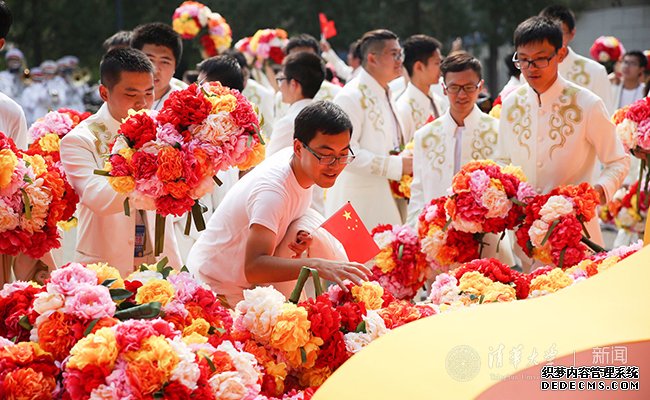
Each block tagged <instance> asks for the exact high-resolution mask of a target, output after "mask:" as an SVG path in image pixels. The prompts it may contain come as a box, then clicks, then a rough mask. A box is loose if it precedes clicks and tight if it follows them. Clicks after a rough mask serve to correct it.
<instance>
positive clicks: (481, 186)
mask: <svg viewBox="0 0 650 400" xmlns="http://www.w3.org/2000/svg"><path fill="white" fill-rule="evenodd" d="M489 185H490V177H489V176H488V175H487V174H486V173H485V171H483V170H482V169H477V170H476V171H472V172H471V173H470V174H469V189H470V190H471V192H472V193H473V194H474V195H476V196H481V194H482V193H483V192H484V191H485V189H487V187H488V186H489ZM479 198H480V197H479ZM477 200H478V199H477Z"/></svg>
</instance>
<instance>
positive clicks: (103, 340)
mask: <svg viewBox="0 0 650 400" xmlns="http://www.w3.org/2000/svg"><path fill="white" fill-rule="evenodd" d="M115 360H117V339H116V338H115V332H113V330H112V329H111V328H101V329H99V330H98V331H97V332H95V333H91V334H90V335H88V336H86V337H84V338H83V339H81V340H79V342H78V343H77V344H76V345H75V346H74V347H73V348H72V350H70V358H69V359H68V363H67V364H66V365H67V367H68V368H76V369H84V368H85V367H86V366H88V365H96V366H100V367H107V368H109V369H112V368H113V366H114V365H115Z"/></svg>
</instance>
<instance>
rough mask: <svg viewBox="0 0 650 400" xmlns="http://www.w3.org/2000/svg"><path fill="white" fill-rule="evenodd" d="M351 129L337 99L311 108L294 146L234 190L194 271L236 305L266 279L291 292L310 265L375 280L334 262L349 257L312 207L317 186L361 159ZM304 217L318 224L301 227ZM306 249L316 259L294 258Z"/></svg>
mask: <svg viewBox="0 0 650 400" xmlns="http://www.w3.org/2000/svg"><path fill="white" fill-rule="evenodd" d="M351 131H352V124H351V123H350V120H349V118H348V117H347V115H346V114H345V112H343V110H342V109H341V108H339V107H338V106H336V105H334V104H333V103H329V102H317V103H314V104H311V105H309V106H307V107H305V108H304V109H303V110H302V111H301V112H300V113H299V114H298V116H297V117H296V120H295V133H294V140H293V148H287V149H284V150H282V151H280V152H279V153H277V154H276V155H275V156H274V157H271V158H269V159H266V160H264V161H263V162H262V163H261V164H260V165H258V166H257V167H255V169H253V171H251V172H250V173H248V174H247V175H246V176H244V177H243V178H242V179H241V180H240V181H239V182H237V184H235V186H234V187H233V188H232V189H231V190H230V192H228V194H227V195H226V197H225V199H224V200H223V202H222V203H221V204H220V205H219V207H218V208H217V210H216V211H215V213H214V214H213V216H212V218H210V221H209V222H208V224H207V228H206V230H205V232H204V233H203V235H201V237H200V238H199V240H198V241H197V242H196V244H195V245H194V247H193V248H192V250H191V251H190V255H189V258H188V261H187V266H188V268H189V269H190V272H192V273H193V274H194V276H196V277H198V278H199V279H201V280H203V281H204V282H206V283H207V284H209V285H210V287H211V288H212V289H213V290H214V291H215V292H216V293H218V294H220V295H222V296H223V298H224V299H225V301H226V303H227V304H229V305H230V306H235V305H236V304H237V302H238V301H240V300H242V299H243V291H244V290H245V289H250V288H253V287H255V286H258V285H268V284H273V286H275V288H276V289H278V290H280V291H281V292H283V293H284V294H285V295H288V294H289V293H290V291H291V289H292V287H293V285H294V283H295V280H296V279H297V277H298V274H299V272H300V269H301V268H302V267H303V266H307V267H310V268H314V269H316V270H317V271H318V272H319V274H320V276H321V277H322V278H324V279H327V280H330V281H333V282H336V283H337V284H339V285H341V287H344V285H343V280H345V279H350V280H352V281H353V282H355V283H360V282H361V281H362V280H365V279H367V276H368V275H369V274H370V271H369V270H368V269H367V268H366V267H364V266H363V265H361V264H358V263H355V262H344V261H331V260H342V259H345V258H344V257H345V256H343V255H342V253H340V251H335V249H336V246H335V244H336V242H335V241H334V239H333V238H332V237H331V236H330V235H329V234H327V233H326V232H325V231H324V230H315V229H316V228H317V227H318V226H319V225H320V223H322V222H323V218H322V217H320V216H314V215H310V210H309V204H310V202H311V197H312V194H311V192H312V187H313V186H314V185H317V186H320V187H322V188H328V187H331V186H332V185H333V184H334V182H335V181H336V179H337V177H338V176H339V174H340V173H341V171H342V170H343V168H345V166H346V165H347V164H348V163H349V162H350V161H351V160H352V159H353V158H354V155H353V154H352V151H351V149H350V134H351ZM302 220H309V222H308V223H307V225H308V226H309V227H310V228H311V229H309V228H308V229H305V228H304V227H303V228H301V227H300V226H301V222H302ZM303 226H304V225H303ZM310 233H311V234H310ZM305 251H307V254H308V258H301V259H292V258H291V256H292V253H294V254H293V255H294V257H293V258H296V257H298V256H300V255H301V254H303V253H304V252H305ZM323 257H328V258H329V259H325V258H323Z"/></svg>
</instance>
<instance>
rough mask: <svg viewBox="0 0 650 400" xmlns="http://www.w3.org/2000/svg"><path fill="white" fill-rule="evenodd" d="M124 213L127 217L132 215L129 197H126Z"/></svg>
mask: <svg viewBox="0 0 650 400" xmlns="http://www.w3.org/2000/svg"><path fill="white" fill-rule="evenodd" d="M124 215H126V216H127V217H130V216H131V205H130V204H129V198H128V197H127V198H126V199H124Z"/></svg>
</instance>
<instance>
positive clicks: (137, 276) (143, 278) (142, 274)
mask: <svg viewBox="0 0 650 400" xmlns="http://www.w3.org/2000/svg"><path fill="white" fill-rule="evenodd" d="M156 279H163V276H162V274H161V273H160V272H157V271H151V270H146V271H136V272H134V273H132V274H131V275H129V276H128V277H127V278H126V280H127V281H131V282H133V281H138V282H141V283H142V284H143V285H144V284H145V283H147V282H149V281H153V280H156Z"/></svg>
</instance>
